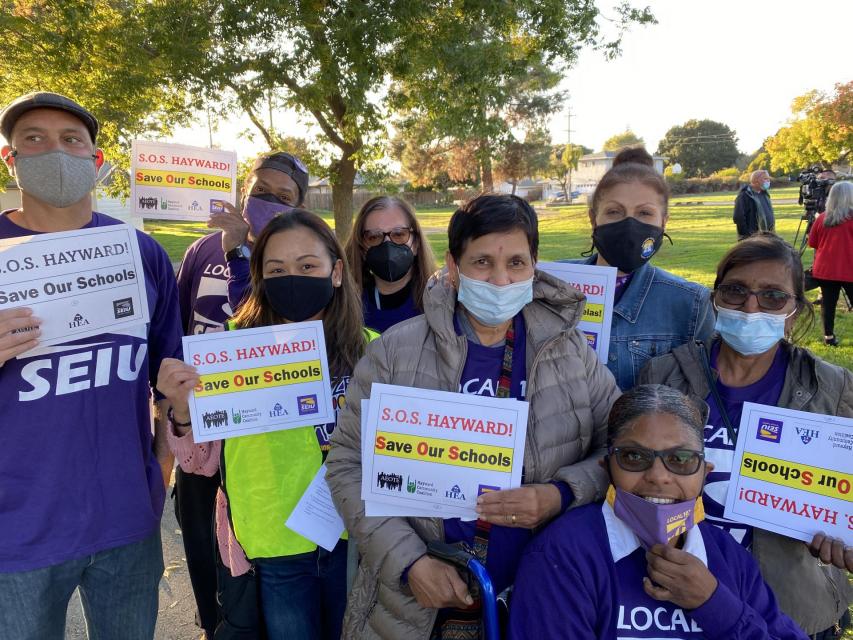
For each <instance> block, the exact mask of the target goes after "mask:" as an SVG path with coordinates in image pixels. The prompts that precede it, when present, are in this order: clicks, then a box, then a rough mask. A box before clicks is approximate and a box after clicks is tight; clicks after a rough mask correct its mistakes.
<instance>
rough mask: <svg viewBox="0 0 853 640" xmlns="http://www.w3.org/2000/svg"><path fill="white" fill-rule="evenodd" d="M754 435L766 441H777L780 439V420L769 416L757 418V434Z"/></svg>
mask: <svg viewBox="0 0 853 640" xmlns="http://www.w3.org/2000/svg"><path fill="white" fill-rule="evenodd" d="M755 437H756V438H757V439H758V440H766V441H767V442H779V441H780V440H781V439H782V421H781V420H771V419H770V418H761V419H759V421H758V434H757V435H756V436H755Z"/></svg>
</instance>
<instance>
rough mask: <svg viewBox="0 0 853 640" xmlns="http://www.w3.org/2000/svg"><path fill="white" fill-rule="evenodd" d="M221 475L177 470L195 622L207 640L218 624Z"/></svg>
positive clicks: (177, 511) (177, 502) (177, 495)
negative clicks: (217, 526) (217, 516)
mask: <svg viewBox="0 0 853 640" xmlns="http://www.w3.org/2000/svg"><path fill="white" fill-rule="evenodd" d="M218 488H219V474H218V473H217V474H216V475H215V476H212V477H207V476H201V475H196V474H194V473H185V472H184V471H183V470H182V469H181V468H180V467H178V468H177V469H176V470H175V517H176V518H177V520H178V524H179V525H180V527H181V533H182V536H181V537H182V538H183V540H184V553H185V554H186V557H187V569H188V571H189V574H190V582H191V583H192V587H193V595H194V596H195V604H196V611H197V612H198V613H197V617H196V622H197V623H198V625H199V626H200V627H201V628H202V629H204V632H205V634H206V635H207V637H208V638H213V632H214V630H215V629H216V625H217V623H218V622H219V618H220V614H219V607H218V606H217V604H216V534H215V532H214V510H215V506H216V491H217V489H218Z"/></svg>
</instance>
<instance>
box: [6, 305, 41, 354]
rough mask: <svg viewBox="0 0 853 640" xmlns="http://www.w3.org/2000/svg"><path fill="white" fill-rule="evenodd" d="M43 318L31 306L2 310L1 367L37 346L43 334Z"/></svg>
mask: <svg viewBox="0 0 853 640" xmlns="http://www.w3.org/2000/svg"><path fill="white" fill-rule="evenodd" d="M40 324H41V319H40V318H36V317H35V316H33V310H32V309H30V308H29V307H20V308H18V309H3V310H0V367H2V366H3V365H4V364H6V361H7V360H12V359H13V358H16V357H18V356H19V355H21V354H22V353H24V352H26V351H29V350H30V349H33V348H35V346H36V345H37V344H38V337H39V336H40V335H41V329H39V325H40Z"/></svg>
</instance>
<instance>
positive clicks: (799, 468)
mask: <svg viewBox="0 0 853 640" xmlns="http://www.w3.org/2000/svg"><path fill="white" fill-rule="evenodd" d="M851 460H853V419H851V418H841V417H837V416H825V415H820V414H816V413H808V412H806V411H793V410H791V409H779V408H778V407H771V406H766V405H761V404H754V403H751V402H746V403H744V405H743V417H742V418H741V422H740V429H739V431H738V438H737V448H736V449H735V456H734V462H733V465H732V476H731V482H730V484H729V493H728V496H727V499H726V510H725V517H726V518H729V519H730V520H736V521H739V522H743V523H745V524H750V525H752V526H754V527H759V528H761V529H768V530H769V531H775V532H776V533H780V534H782V535H785V536H789V537H791V538H796V539H797V540H803V541H804V542H811V540H812V538H813V537H814V535H815V534H816V533H819V532H821V531H823V532H824V533H826V534H827V535H830V536H832V537H834V538H841V539H842V540H844V544H847V545H850V544H853V491H851V483H853V473H851V471H853V468H851V464H850V462H851Z"/></svg>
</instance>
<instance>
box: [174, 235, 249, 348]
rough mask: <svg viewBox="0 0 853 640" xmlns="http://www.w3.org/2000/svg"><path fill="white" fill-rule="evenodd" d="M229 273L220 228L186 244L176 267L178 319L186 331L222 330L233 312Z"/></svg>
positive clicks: (188, 332) (197, 332) (195, 332)
mask: <svg viewBox="0 0 853 640" xmlns="http://www.w3.org/2000/svg"><path fill="white" fill-rule="evenodd" d="M244 262H245V260H244ZM228 276H229V271H228V264H227V263H226V261H225V254H224V253H223V252H222V232H221V231H219V232H217V233H211V234H210V235H207V236H204V237H203V238H199V239H198V240H196V241H195V242H193V243H192V244H191V245H190V246H189V247H188V248H187V251H186V253H185V254H184V259H183V261H182V262H181V268H180V270H179V271H178V299H179V300H180V305H181V323H182V325H183V327H184V332H185V333H186V334H187V335H195V334H199V333H207V332H209V331H222V330H223V328H224V325H225V321H226V320H228V318H230V317H231V316H232V315H233V312H232V310H231V305H230V304H229V303H228Z"/></svg>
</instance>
